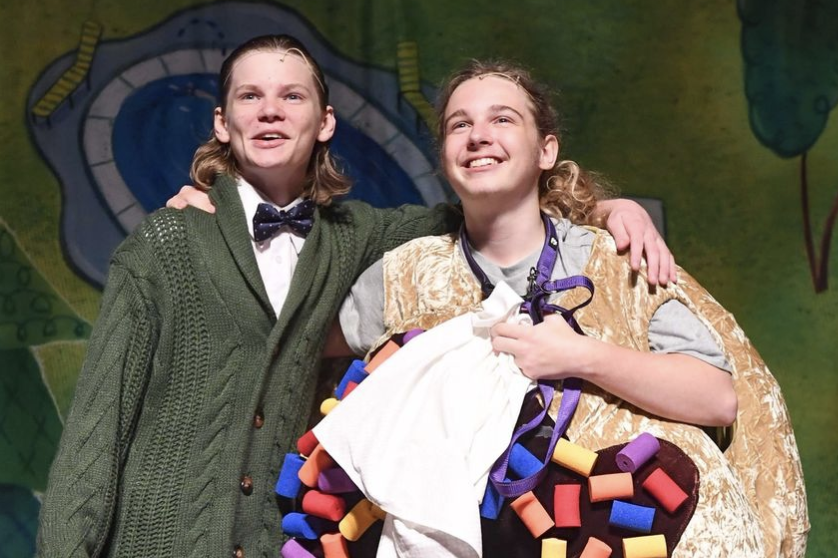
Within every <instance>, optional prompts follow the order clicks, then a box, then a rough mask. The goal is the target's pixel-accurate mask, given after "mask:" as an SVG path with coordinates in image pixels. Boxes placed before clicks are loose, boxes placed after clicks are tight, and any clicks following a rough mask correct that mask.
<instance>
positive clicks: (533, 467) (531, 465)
mask: <svg viewBox="0 0 838 558" xmlns="http://www.w3.org/2000/svg"><path fill="white" fill-rule="evenodd" d="M542 467H544V463H542V462H541V460H540V459H538V458H537V457H536V456H534V455H533V454H531V453H530V451H529V450H528V449H527V448H525V447H524V446H522V445H521V444H514V445H513V446H512V451H511V452H509V469H510V470H511V471H512V472H513V473H515V474H516V475H518V476H519V477H520V478H524V477H528V476H530V475H534V474H536V473H537V472H538V471H539V470H541V468H542Z"/></svg>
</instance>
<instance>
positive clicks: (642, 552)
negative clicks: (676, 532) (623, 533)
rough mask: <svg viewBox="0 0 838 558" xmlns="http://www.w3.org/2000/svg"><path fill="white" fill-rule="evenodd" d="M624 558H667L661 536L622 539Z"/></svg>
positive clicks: (664, 541)
mask: <svg viewBox="0 0 838 558" xmlns="http://www.w3.org/2000/svg"><path fill="white" fill-rule="evenodd" d="M623 557H624V558H667V554H666V538H664V536H663V535H647V536H645V537H627V538H624V539H623Z"/></svg>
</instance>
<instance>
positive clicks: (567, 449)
mask: <svg viewBox="0 0 838 558" xmlns="http://www.w3.org/2000/svg"><path fill="white" fill-rule="evenodd" d="M551 459H552V460H553V462H554V463H556V464H558V465H561V466H562V467H565V468H566V469H570V470H571V471H573V472H574V473H578V474H580V475H582V476H583V477H587V476H589V475H590V474H591V471H593V469H594V465H596V460H597V454H596V452H593V451H591V450H589V449H587V448H583V447H582V446H578V445H576V444H574V443H573V442H570V441H568V440H566V439H565V438H559V441H558V442H557V443H556V448H555V449H554V450H553V456H552V457H551Z"/></svg>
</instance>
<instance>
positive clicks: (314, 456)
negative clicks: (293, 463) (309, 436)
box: [297, 444, 335, 488]
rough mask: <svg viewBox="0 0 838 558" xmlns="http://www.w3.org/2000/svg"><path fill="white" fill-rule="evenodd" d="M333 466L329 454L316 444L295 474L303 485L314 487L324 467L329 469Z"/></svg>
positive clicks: (333, 463)
mask: <svg viewBox="0 0 838 558" xmlns="http://www.w3.org/2000/svg"><path fill="white" fill-rule="evenodd" d="M334 466H335V462H334V460H333V459H332V458H331V456H329V454H328V453H326V450H324V449H323V446H321V445H320V444H317V446H316V447H315V448H314V449H313V450H312V451H311V455H309V456H308V459H306V461H305V463H303V466H302V467H300V470H299V472H298V473H297V476H298V477H300V480H301V481H302V482H303V484H304V485H306V486H308V487H309V488H315V487H316V486H317V479H318V478H319V476H320V473H322V472H323V471H325V470H326V469H331V468H333V467H334Z"/></svg>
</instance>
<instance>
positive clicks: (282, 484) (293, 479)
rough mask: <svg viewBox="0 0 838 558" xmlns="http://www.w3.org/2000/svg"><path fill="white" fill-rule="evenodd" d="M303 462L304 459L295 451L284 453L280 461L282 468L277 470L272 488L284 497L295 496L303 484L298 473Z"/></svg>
mask: <svg viewBox="0 0 838 558" xmlns="http://www.w3.org/2000/svg"><path fill="white" fill-rule="evenodd" d="M305 462H306V460H305V459H303V458H302V457H301V456H300V455H298V454H296V453H286V454H285V460H284V461H283V462H282V469H280V470H279V478H278V479H276V487H275V488H274V490H275V491H276V493H277V494H279V495H280V496H284V497H285V498H296V497H297V494H299V493H300V487H301V486H302V485H303V482H302V481H301V480H300V477H299V475H298V473H299V472H300V467H302V466H303V463H305Z"/></svg>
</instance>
